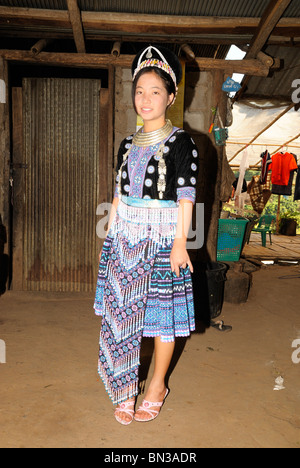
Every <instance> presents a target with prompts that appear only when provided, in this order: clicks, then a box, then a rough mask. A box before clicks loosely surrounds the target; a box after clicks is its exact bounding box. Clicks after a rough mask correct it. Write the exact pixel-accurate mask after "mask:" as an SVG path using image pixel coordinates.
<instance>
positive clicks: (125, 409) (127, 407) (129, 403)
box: [115, 400, 135, 426]
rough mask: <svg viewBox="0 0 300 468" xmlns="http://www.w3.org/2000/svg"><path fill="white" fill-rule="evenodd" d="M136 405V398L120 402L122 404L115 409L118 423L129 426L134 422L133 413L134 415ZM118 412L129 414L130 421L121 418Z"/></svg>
mask: <svg viewBox="0 0 300 468" xmlns="http://www.w3.org/2000/svg"><path fill="white" fill-rule="evenodd" d="M134 405H135V400H129V401H125V402H124V403H121V404H120V406H119V407H118V408H117V409H116V410H115V418H116V420H117V421H118V423H120V424H123V426H128V425H129V424H131V423H132V421H133V415H134ZM130 407H131V409H130ZM117 412H119V413H125V414H128V416H131V419H130V421H125V420H124V419H121V418H120V417H119V416H118V415H117Z"/></svg>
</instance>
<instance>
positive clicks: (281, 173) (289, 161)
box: [270, 153, 298, 185]
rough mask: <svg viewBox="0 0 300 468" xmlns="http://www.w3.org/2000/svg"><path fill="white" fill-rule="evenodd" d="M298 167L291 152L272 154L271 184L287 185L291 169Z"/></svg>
mask: <svg viewBox="0 0 300 468" xmlns="http://www.w3.org/2000/svg"><path fill="white" fill-rule="evenodd" d="M297 168H298V166H297V163H296V161H295V158H294V156H293V155H292V154H291V153H276V154H274V155H273V156H272V164H270V170H272V184H275V185H288V183H289V180H290V175H291V171H293V170H296V169H297Z"/></svg>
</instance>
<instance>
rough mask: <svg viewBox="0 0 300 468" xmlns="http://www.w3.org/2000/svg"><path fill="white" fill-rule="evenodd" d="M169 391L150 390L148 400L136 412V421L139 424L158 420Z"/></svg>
mask: <svg viewBox="0 0 300 468" xmlns="http://www.w3.org/2000/svg"><path fill="white" fill-rule="evenodd" d="M168 393H169V390H168V389H166V388H164V390H162V391H161V390H159V391H158V390H155V389H153V390H151V389H150V388H149V390H148V392H147V395H146V398H145V399H144V400H143V402H142V404H141V406H140V407H139V409H138V410H137V411H136V413H135V415H134V419H135V421H138V422H148V421H153V419H155V418H157V416H158V415H159V413H160V410H161V408H162V406H163V404H164V402H165V399H166V398H167V396H168Z"/></svg>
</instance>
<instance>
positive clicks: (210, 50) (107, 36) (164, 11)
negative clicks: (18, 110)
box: [0, 0, 300, 98]
mask: <svg viewBox="0 0 300 468" xmlns="http://www.w3.org/2000/svg"><path fill="white" fill-rule="evenodd" d="M77 1H78V6H79V9H80V10H81V11H82V12H100V13H101V12H103V13H107V14H108V13H116V14H120V13H124V14H140V15H167V16H168V17H172V16H174V17H176V16H181V17H185V16H187V17H191V18H193V17H194V18H197V17H204V18H211V19H212V24H213V21H214V18H223V19H226V18H245V19H246V20H245V21H247V19H248V18H249V24H250V19H255V18H256V19H260V18H261V17H262V15H263V13H264V12H265V11H266V8H267V7H268V5H269V3H270V0H251V1H249V0H163V1H162V0H151V1H150V2H149V0H139V1H136V0H77ZM5 6H6V7H11V8H29V9H30V8H33V9H42V10H44V9H49V10H59V11H67V9H68V6H67V0H0V7H5ZM282 17H283V18H290V19H291V18H296V19H298V18H300V1H299V0H292V1H291V3H290V5H289V7H288V8H287V9H286V10H285V12H284V14H283V16H282ZM112 18H114V17H113V16H112ZM237 21H238V20H237ZM245 21H244V23H245ZM252 22H253V21H252ZM294 23H295V24H296V26H294V31H293V32H290V30H289V29H288V32H287V29H286V30H285V33H284V34H285V36H287V35H288V34H290V37H285V36H284V35H282V36H277V34H276V38H275V40H272V41H271V42H270V44H275V45H268V47H267V49H266V50H265V52H266V53H268V54H270V55H271V56H273V57H279V58H280V59H282V61H283V62H284V69H283V70H281V71H279V72H278V71H277V72H276V73H274V74H273V75H272V76H271V77H270V78H256V77H253V78H251V80H250V82H249V84H248V88H247V90H246V91H245V93H244V94H245V95H263V96H271V95H277V96H280V97H283V96H284V97H285V98H287V97H288V96H290V95H291V85H292V82H293V80H294V79H298V78H300V70H299V68H300V54H299V42H297V41H300V27H299V26H298V25H297V21H296V22H294ZM256 24H258V23H257V22H256ZM256 27H257V26H256ZM256 27H253V26H252V27H249V28H248V29H247V31H244V30H243V28H238V27H236V29H235V26H232V27H231V28H230V31H229V30H226V29H222V30H221V31H220V30H218V27H217V26H214V28H212V29H211V30H209V29H205V31H204V32H201V33H200V34H199V36H198V35H196V36H195V35H194V36H193V33H190V34H188V33H187V34H186V36H182V35H181V34H180V33H178V34H177V33H176V32H175V33H173V37H172V38H171V36H169V35H168V32H167V33H166V32H165V31H164V30H163V26H161V28H162V31H161V37H160V38H158V36H157V40H158V41H160V42H164V45H166V46H167V47H170V48H172V49H173V50H174V51H175V52H176V53H178V52H179V48H180V45H181V44H182V43H183V42H188V43H189V44H190V46H191V48H192V50H193V52H194V54H195V55H196V56H197V57H207V58H216V59H224V58H225V57H226V56H227V53H228V51H229V48H230V46H231V44H237V45H244V46H245V45H247V44H249V43H250V42H251V39H252V37H253V34H254V33H255V31H256ZM298 28H299V35H298ZM84 32H85V35H86V45H87V47H86V49H87V52H94V53H110V52H111V48H112V41H114V40H121V41H122V50H121V53H124V54H134V53H135V52H136V51H137V50H138V49H139V48H141V47H142V44H144V43H145V44H148V43H149V41H151V42H152V43H153V42H155V40H153V39H152V38H151V35H149V34H148V30H147V28H145V32H144V33H143V35H141V33H136V34H135V33H133V32H132V31H131V32H128V31H125V32H122V33H121V32H118V33H115V32H114V31H112V30H110V29H106V30H103V31H102V30H101V27H98V26H97V24H96V26H94V27H93V26H89V27H88V28H85V30H84ZM118 35H119V36H118ZM48 36H49V37H52V38H57V39H59V40H58V41H56V42H55V44H54V45H52V46H51V47H53V49H52V50H53V51H57V50H59V49H58V48H59V47H60V48H61V49H62V48H65V51H72V52H74V51H75V50H74V41H73V35H72V29H71V25H70V24H69V23H68V21H67V23H66V24H65V25H64V26H61V25H59V23H57V24H53V25H51V28H49V25H48V24H44V23H43V22H41V23H38V25H37V24H36V23H34V22H30V20H29V21H23V23H22V22H19V24H17V25H12V23H5V21H2V22H0V41H1V46H0V47H1V48H11V49H12V48H14V49H23V50H24V49H25V50H28V49H29V48H30V47H31V46H32V45H33V44H32V43H33V41H35V39H37V40H38V39H40V38H41V37H48ZM116 37H117V38H118V37H120V39H116ZM189 38H190V41H189ZM60 39H64V41H61V40H60ZM168 39H170V40H168ZM295 40H296V41H295ZM138 41H139V42H138ZM142 41H143V42H142ZM294 41H295V42H296V45H295V44H294ZM58 43H59V44H58ZM283 43H284V47H283V46H282V45H283ZM72 48H73V49H72Z"/></svg>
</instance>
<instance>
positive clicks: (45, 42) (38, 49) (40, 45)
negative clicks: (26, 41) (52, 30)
mask: <svg viewBox="0 0 300 468" xmlns="http://www.w3.org/2000/svg"><path fill="white" fill-rule="evenodd" d="M52 42H53V41H52V40H51V39H40V40H39V41H38V42H36V43H35V44H34V45H33V46H32V47H31V49H30V51H31V52H32V53H33V54H35V55H38V54H39V53H40V52H42V50H43V49H44V48H45V47H47V45H49V44H51V43H52Z"/></svg>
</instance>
